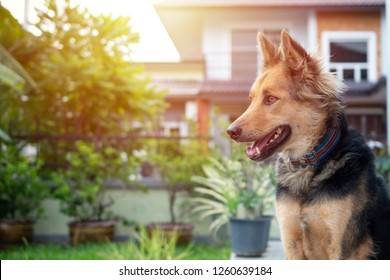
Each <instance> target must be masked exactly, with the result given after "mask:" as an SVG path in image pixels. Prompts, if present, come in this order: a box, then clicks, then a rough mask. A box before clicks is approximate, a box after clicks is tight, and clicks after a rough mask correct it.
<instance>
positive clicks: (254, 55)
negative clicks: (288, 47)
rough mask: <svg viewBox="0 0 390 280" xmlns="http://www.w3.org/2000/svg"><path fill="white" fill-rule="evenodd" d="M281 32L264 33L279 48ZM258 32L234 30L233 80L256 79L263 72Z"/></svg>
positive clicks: (267, 31) (253, 30) (277, 30)
mask: <svg viewBox="0 0 390 280" xmlns="http://www.w3.org/2000/svg"><path fill="white" fill-rule="evenodd" d="M281 31H282V30H281V29H275V30H271V29H269V30H268V29H267V30H263V33H264V34H265V35H266V36H267V37H268V39H270V40H271V41H273V42H274V43H275V45H276V46H278V45H279V43H280V33H281ZM258 32H259V30H257V29H236V30H232V57H231V59H232V61H231V62H232V79H254V78H255V77H256V76H257V75H258V74H259V73H260V72H261V59H260V58H261V55H260V53H259V51H258V50H259V48H258V47H257V45H258V41H257V34H258Z"/></svg>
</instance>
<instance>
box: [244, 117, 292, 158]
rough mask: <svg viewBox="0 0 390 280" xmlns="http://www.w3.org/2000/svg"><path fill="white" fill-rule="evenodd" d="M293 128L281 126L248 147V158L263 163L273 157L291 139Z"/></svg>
mask: <svg viewBox="0 0 390 280" xmlns="http://www.w3.org/2000/svg"><path fill="white" fill-rule="evenodd" d="M290 134H291V128H290V126H288V125H281V126H278V127H277V128H275V129H273V130H272V131H271V132H270V133H268V134H267V135H266V136H264V137H263V138H261V139H259V140H257V141H255V142H254V143H253V144H252V146H248V147H246V154H247V156H248V157H249V158H250V159H251V160H254V161H262V160H265V159H267V158H269V157H270V156H272V155H273V154H274V153H275V152H276V151H277V150H278V149H279V147H281V146H282V145H283V144H284V143H285V142H286V141H287V139H288V138H289V137H290Z"/></svg>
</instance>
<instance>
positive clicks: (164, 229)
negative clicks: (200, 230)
mask: <svg viewBox="0 0 390 280" xmlns="http://www.w3.org/2000/svg"><path fill="white" fill-rule="evenodd" d="M193 229H194V225H193V224H186V223H175V224H171V223H151V224H147V225H146V230H147V231H148V234H149V235H150V236H152V235H153V234H154V233H155V232H156V231H157V230H158V231H160V232H161V234H163V236H164V237H166V238H167V239H171V238H172V237H174V236H177V240H176V245H185V244H188V243H190V242H191V241H192V231H193Z"/></svg>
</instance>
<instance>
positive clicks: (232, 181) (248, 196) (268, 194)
mask: <svg viewBox="0 0 390 280" xmlns="http://www.w3.org/2000/svg"><path fill="white" fill-rule="evenodd" d="M203 171H204V173H205V174H206V175H205V176H193V177H192V180H193V181H194V182H196V183H198V184H200V186H198V187H196V188H195V192H196V193H197V194H198V196H197V197H195V198H194V200H193V202H194V204H195V207H194V212H195V213H199V214H200V218H201V219H204V218H206V217H214V218H215V220H214V221H213V222H212V223H211V224H210V231H211V232H213V233H216V232H217V231H218V230H219V229H220V228H221V227H222V226H223V225H224V224H226V223H227V222H228V221H229V217H238V218H249V219H256V218H259V217H261V216H262V215H263V213H264V212H265V211H267V210H268V209H269V208H270V206H271V205H272V203H273V197H274V192H275V188H274V186H275V176H274V169H273V166H271V165H268V164H260V165H258V164H255V163H253V162H250V161H249V160H242V161H240V160H234V159H229V158H226V157H225V158H222V159H221V160H216V159H210V163H209V164H207V165H205V166H203Z"/></svg>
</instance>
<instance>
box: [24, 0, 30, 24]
mask: <svg viewBox="0 0 390 280" xmlns="http://www.w3.org/2000/svg"><path fill="white" fill-rule="evenodd" d="M29 10H30V0H24V19H23V27H24V28H25V29H27V27H28V24H29V22H28V21H29V18H28V17H29V12H30V11H29Z"/></svg>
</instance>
